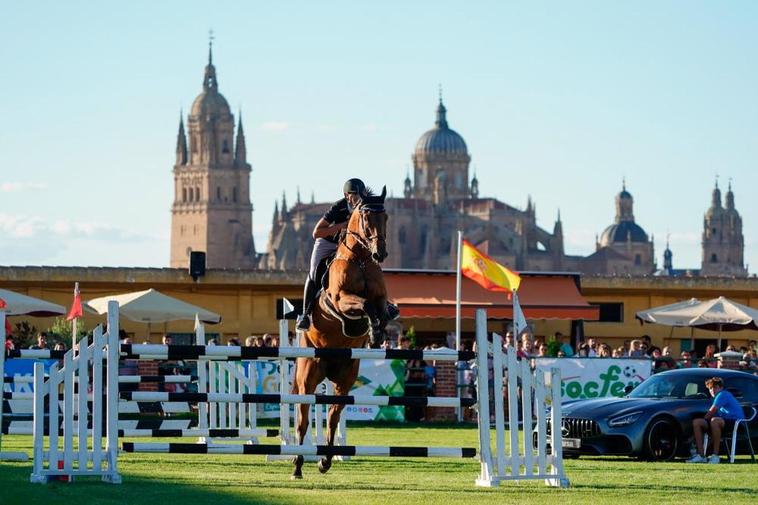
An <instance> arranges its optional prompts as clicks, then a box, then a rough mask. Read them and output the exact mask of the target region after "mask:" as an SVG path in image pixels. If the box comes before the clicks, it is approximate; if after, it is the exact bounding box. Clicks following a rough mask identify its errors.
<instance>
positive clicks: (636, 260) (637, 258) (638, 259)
mask: <svg viewBox="0 0 758 505" xmlns="http://www.w3.org/2000/svg"><path fill="white" fill-rule="evenodd" d="M634 264H635V265H637V266H640V265H641V264H642V256H640V255H639V254H635V255H634Z"/></svg>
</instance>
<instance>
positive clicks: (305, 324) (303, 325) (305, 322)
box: [295, 314, 311, 331]
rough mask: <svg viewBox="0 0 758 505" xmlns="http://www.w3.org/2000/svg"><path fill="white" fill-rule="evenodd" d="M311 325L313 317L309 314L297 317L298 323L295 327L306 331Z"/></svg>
mask: <svg viewBox="0 0 758 505" xmlns="http://www.w3.org/2000/svg"><path fill="white" fill-rule="evenodd" d="M310 327H311V318H310V317H308V314H301V315H300V316H298V318H297V325H296V326H295V328H297V329H298V330H302V331H306V330H308V329H309V328H310Z"/></svg>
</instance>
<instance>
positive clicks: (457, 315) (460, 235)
mask: <svg viewBox="0 0 758 505" xmlns="http://www.w3.org/2000/svg"><path fill="white" fill-rule="evenodd" d="M462 244H463V232H462V231H461V230H458V260H457V261H456V263H455V350H456V351H459V350H460V349H461V247H462Z"/></svg>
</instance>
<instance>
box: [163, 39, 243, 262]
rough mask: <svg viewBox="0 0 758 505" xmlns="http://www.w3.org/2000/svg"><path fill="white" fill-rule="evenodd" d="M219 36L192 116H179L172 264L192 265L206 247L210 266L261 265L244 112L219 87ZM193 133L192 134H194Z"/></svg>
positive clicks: (192, 109)
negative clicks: (191, 256) (236, 115)
mask: <svg viewBox="0 0 758 505" xmlns="http://www.w3.org/2000/svg"><path fill="white" fill-rule="evenodd" d="M212 43H213V41H212V40H211V43H210V45H209V48H208V65H206V67H205V75H204V77H203V91H202V92H201V93H200V95H198V97H197V98H195V101H194V102H193V103H192V108H191V110H190V113H189V115H188V117H187V130H188V135H187V134H185V130H184V120H183V118H181V117H180V118H179V133H178V135H177V141H176V163H175V165H174V170H173V172H174V202H173V205H172V206H171V267H174V268H185V267H187V266H188V265H189V254H190V252H191V251H204V252H205V253H206V264H207V266H208V268H233V269H251V268H254V267H255V265H256V254H255V244H254V242H253V233H252V221H253V206H252V204H251V203H250V172H251V171H252V168H251V166H250V164H249V163H248V162H247V149H246V146H245V134H244V132H243V129H242V118H241V117H240V118H239V122H238V124H237V135H236V139H235V136H234V116H233V115H232V113H231V110H230V109H229V104H228V103H227V101H226V98H224V96H223V95H222V94H221V93H219V91H218V81H217V79H216V67H214V66H213V47H212ZM188 136H189V140H188V138H187V137H188Z"/></svg>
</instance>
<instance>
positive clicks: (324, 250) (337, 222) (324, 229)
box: [297, 178, 366, 330]
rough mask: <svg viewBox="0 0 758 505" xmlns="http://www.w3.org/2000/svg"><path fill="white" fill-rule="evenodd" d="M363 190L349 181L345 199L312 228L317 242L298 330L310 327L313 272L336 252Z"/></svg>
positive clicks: (357, 182) (314, 285) (315, 289)
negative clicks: (340, 236) (342, 233)
mask: <svg viewBox="0 0 758 505" xmlns="http://www.w3.org/2000/svg"><path fill="white" fill-rule="evenodd" d="M365 191H366V185H365V184H363V181H362V180H360V179H355V178H353V179H348V180H347V182H345V184H344V186H343V188H342V193H343V194H344V195H345V197H344V198H342V199H341V200H338V201H337V202H335V203H334V205H332V207H331V208H330V209H329V210H328V211H326V213H325V214H324V215H323V217H322V218H321V219H319V221H318V223H316V227H315V228H314V229H313V238H314V239H316V243H315V244H313V251H312V252H311V264H310V270H309V272H308V278H307V279H306V280H305V288H304V289H303V314H302V315H301V316H300V317H299V318H298V321H297V329H298V330H307V329H308V328H310V326H311V318H310V315H311V310H312V309H313V302H314V301H315V299H316V293H317V292H318V283H317V282H316V281H317V279H316V271H317V270H318V267H319V264H320V263H321V261H322V260H323V259H324V258H327V257H329V256H331V255H332V254H334V252H335V251H336V250H337V242H338V240H339V235H340V232H341V231H342V230H344V229H345V228H347V222H348V221H349V220H350V214H351V213H352V212H353V209H354V208H355V207H356V205H358V203H359V202H360V200H361V198H362V197H363V196H364V194H365Z"/></svg>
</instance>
